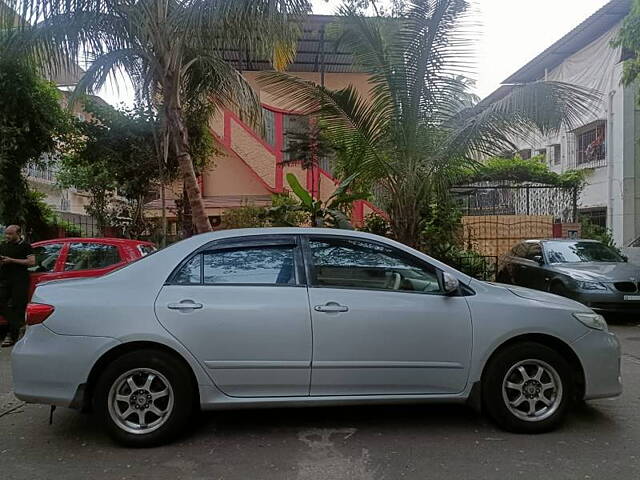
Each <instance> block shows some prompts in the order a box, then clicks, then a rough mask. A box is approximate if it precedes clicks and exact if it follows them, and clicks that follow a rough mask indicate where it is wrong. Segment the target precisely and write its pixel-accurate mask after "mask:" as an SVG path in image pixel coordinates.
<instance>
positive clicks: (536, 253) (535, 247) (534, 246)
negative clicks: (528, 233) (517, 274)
mask: <svg viewBox="0 0 640 480" xmlns="http://www.w3.org/2000/svg"><path fill="white" fill-rule="evenodd" d="M541 256H542V247H541V246H540V244H539V243H530V244H529V245H528V246H527V254H526V256H525V258H526V259H527V260H535V257H541Z"/></svg>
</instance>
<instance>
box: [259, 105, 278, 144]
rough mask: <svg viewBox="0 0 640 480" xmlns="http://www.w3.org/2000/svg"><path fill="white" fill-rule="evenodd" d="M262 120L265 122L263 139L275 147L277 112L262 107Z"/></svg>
mask: <svg viewBox="0 0 640 480" xmlns="http://www.w3.org/2000/svg"><path fill="white" fill-rule="evenodd" d="M262 121H263V123H264V136H263V138H262V139H263V140H264V141H265V142H267V143H268V144H269V145H271V146H272V147H273V146H275V144H276V122H275V114H274V113H273V112H272V111H271V110H268V109H266V108H264V107H262Z"/></svg>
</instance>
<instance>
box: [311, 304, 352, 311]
mask: <svg viewBox="0 0 640 480" xmlns="http://www.w3.org/2000/svg"><path fill="white" fill-rule="evenodd" d="M313 309H314V310H315V311H316V312H324V313H340V312H348V311H349V307H347V306H345V305H340V304H339V303H333V302H330V303H327V304H326V305H316V306H315V307H313Z"/></svg>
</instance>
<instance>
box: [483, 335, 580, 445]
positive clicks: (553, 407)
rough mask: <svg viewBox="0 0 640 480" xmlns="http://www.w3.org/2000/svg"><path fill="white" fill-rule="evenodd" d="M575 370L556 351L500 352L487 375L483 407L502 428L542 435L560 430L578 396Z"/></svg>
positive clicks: (526, 346) (525, 347)
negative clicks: (557, 428) (559, 426)
mask: <svg viewBox="0 0 640 480" xmlns="http://www.w3.org/2000/svg"><path fill="white" fill-rule="evenodd" d="M572 379H573V377H572V374H571V367H570V366H569V364H568V363H567V361H566V360H565V359H564V358H563V357H562V355H560V354H559V353H558V352H556V351H555V350H553V349H551V348H549V347H547V346H545V345H541V344H538V343H533V342H527V343H519V344H514V345H511V346H509V347H507V348H505V349H504V350H502V351H500V352H498V353H497V354H496V355H495V356H494V357H493V358H492V359H491V360H490V363H489V364H488V365H487V369H486V371H485V373H484V375H483V385H482V390H483V403H484V407H485V409H486V410H487V412H488V413H489V415H490V416H491V418H492V419H493V420H494V421H495V422H496V423H497V424H498V425H499V426H500V427H502V428H504V429H506V430H509V431H513V432H521V433H542V432H547V431H550V430H553V429H554V428H556V427H557V426H558V425H559V424H560V423H561V422H562V420H563V419H564V417H565V416H566V413H567V411H568V408H569V406H570V404H571V401H572V399H573V396H574V389H575V385H574V384H573V380H572Z"/></svg>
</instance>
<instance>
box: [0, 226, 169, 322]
mask: <svg viewBox="0 0 640 480" xmlns="http://www.w3.org/2000/svg"><path fill="white" fill-rule="evenodd" d="M32 246H33V251H34V254H35V256H36V265H35V267H31V268H30V269H29V270H30V271H31V283H30V285H29V298H31V295H33V291H34V290H35V288H36V285H37V284H38V283H42V282H48V281H50V280H61V279H64V278H80V277H99V276H100V275H104V274H105V273H108V272H110V271H112V270H115V269H116V268H118V267H120V266H122V265H124V264H127V263H130V262H133V261H134V260H137V259H139V258H141V257H144V256H145V255H148V254H150V253H152V252H154V251H155V250H156V247H155V245H154V244H153V243H151V242H142V241H138V240H126V239H121V238H59V239H55V240H45V241H42V242H36V243H34V244H32ZM3 324H6V320H5V319H4V318H3V317H1V316H0V325H3Z"/></svg>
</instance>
